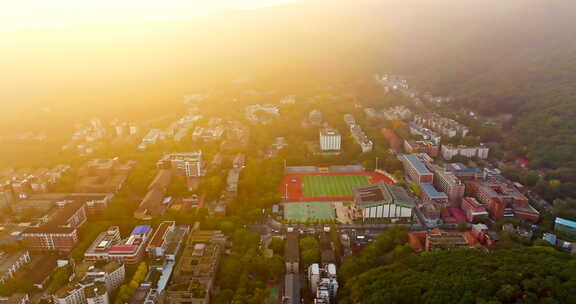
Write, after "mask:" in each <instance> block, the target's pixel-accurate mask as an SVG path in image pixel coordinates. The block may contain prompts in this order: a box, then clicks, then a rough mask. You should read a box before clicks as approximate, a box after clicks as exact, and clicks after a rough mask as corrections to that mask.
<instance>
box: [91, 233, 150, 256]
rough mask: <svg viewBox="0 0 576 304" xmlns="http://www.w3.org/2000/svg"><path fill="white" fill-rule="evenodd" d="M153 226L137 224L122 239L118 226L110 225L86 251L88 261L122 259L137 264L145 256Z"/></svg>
mask: <svg viewBox="0 0 576 304" xmlns="http://www.w3.org/2000/svg"><path fill="white" fill-rule="evenodd" d="M151 235H152V228H151V227H150V226H147V225H141V226H136V227H134V229H133V230H132V233H130V236H129V237H128V238H127V239H124V240H121V239H120V233H119V229H118V227H115V226H114V227H110V228H109V229H108V230H107V231H105V232H102V233H100V234H99V235H98V237H97V238H96V240H95V241H94V242H92V245H91V246H90V247H89V248H88V250H86V252H85V253H84V259H85V260H86V261H98V260H104V261H120V262H122V263H125V264H137V263H139V262H140V261H142V259H143V258H144V253H145V251H146V246H147V244H148V240H149V239H150V236H151Z"/></svg>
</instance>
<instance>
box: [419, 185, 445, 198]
mask: <svg viewBox="0 0 576 304" xmlns="http://www.w3.org/2000/svg"><path fill="white" fill-rule="evenodd" d="M420 188H422V191H424V192H425V193H426V196H428V197H430V198H435V199H448V195H446V193H444V192H439V191H438V190H436V188H434V186H432V184H428V183H421V184H420Z"/></svg>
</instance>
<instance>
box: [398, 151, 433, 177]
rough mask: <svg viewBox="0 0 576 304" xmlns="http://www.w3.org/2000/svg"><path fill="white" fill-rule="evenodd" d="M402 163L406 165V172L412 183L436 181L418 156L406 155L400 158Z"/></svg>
mask: <svg viewBox="0 0 576 304" xmlns="http://www.w3.org/2000/svg"><path fill="white" fill-rule="evenodd" d="M400 161H402V164H403V165H404V172H405V173H406V175H408V177H410V179H411V180H412V182H414V183H417V184H421V183H429V184H431V183H432V182H433V181H434V174H433V173H432V172H431V171H430V170H429V169H428V168H427V167H426V164H424V162H422V161H421V160H420V159H419V158H418V156H417V155H416V154H404V155H401V156H400Z"/></svg>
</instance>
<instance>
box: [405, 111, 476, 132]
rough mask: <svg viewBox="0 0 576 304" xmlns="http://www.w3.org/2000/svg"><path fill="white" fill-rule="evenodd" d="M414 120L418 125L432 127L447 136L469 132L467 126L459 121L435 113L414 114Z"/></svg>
mask: <svg viewBox="0 0 576 304" xmlns="http://www.w3.org/2000/svg"><path fill="white" fill-rule="evenodd" d="M414 122H416V123H417V124H419V125H422V126H426V127H428V128H431V129H434V130H435V131H437V132H440V133H441V134H442V135H445V136H448V137H454V136H461V137H464V136H466V135H468V133H469V132H470V130H469V129H468V127H466V126H464V125H462V124H461V123H459V122H457V121H455V120H453V119H449V118H444V117H441V116H439V115H437V114H431V115H415V116H414Z"/></svg>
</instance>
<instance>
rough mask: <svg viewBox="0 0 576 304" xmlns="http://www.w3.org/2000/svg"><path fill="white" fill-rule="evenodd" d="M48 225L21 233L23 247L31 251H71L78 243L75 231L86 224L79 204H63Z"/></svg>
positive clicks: (83, 208) (84, 210) (83, 212)
mask: <svg viewBox="0 0 576 304" xmlns="http://www.w3.org/2000/svg"><path fill="white" fill-rule="evenodd" d="M55 212H56V215H55V216H54V217H53V218H52V220H51V221H49V222H48V223H46V224H44V225H42V226H39V227H30V228H27V229H26V230H24V232H23V233H22V241H23V243H24V246H25V247H26V248H28V249H29V250H32V251H64V252H67V251H71V250H72V248H73V247H74V245H76V243H77V242H78V231H77V229H78V228H79V227H80V226H82V225H83V224H84V223H85V222H86V209H85V207H84V204H83V203H81V202H74V203H67V204H66V203H64V204H62V205H61V206H60V207H59V208H58V209H57V210H56V211H55Z"/></svg>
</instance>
